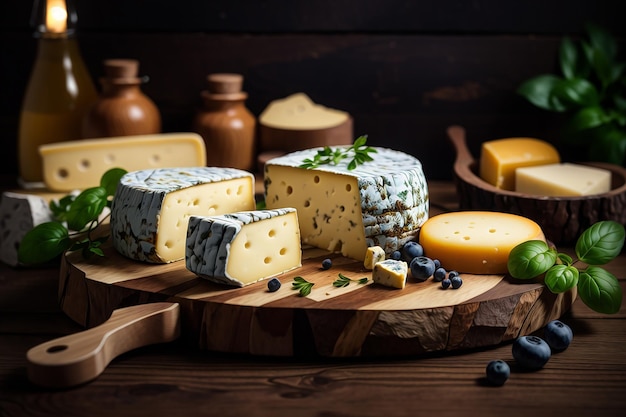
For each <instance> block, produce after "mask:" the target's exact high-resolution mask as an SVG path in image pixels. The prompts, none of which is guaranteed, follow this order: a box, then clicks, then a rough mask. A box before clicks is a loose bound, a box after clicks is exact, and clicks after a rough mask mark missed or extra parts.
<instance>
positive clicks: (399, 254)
mask: <svg viewBox="0 0 626 417" xmlns="http://www.w3.org/2000/svg"><path fill="white" fill-rule="evenodd" d="M391 259H393V260H394V261H399V260H400V259H402V252H400V251H399V250H394V251H393V252H391Z"/></svg>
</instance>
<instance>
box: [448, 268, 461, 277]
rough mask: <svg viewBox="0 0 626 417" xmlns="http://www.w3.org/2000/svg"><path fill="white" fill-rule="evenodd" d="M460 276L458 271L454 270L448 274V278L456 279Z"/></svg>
mask: <svg viewBox="0 0 626 417" xmlns="http://www.w3.org/2000/svg"><path fill="white" fill-rule="evenodd" d="M459 275H460V274H459V273H458V271H455V270H454V269H453V270H452V271H450V272H449V273H448V278H450V279H452V278H454V277H458V276H459Z"/></svg>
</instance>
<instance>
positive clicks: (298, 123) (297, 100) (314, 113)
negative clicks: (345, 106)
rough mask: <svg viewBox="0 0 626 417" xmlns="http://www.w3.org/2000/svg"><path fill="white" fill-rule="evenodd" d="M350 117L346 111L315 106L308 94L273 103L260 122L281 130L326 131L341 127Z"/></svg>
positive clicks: (260, 117)
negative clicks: (330, 128)
mask: <svg viewBox="0 0 626 417" xmlns="http://www.w3.org/2000/svg"><path fill="white" fill-rule="evenodd" d="M349 117H350V116H349V114H348V113H347V112H345V111H342V110H336V109H331V108H328V107H324V106H322V105H319V104H315V103H314V102H313V101H312V100H311V99H310V98H309V96H307V95H306V94H304V93H296V94H292V95H290V96H288V97H285V98H283V99H279V100H274V101H272V102H271V103H270V104H269V105H268V106H267V108H265V110H264V111H263V112H262V113H261V114H260V115H259V122H260V123H261V124H263V125H264V126H269V127H275V128H281V129H291V130H305V129H324V128H328V127H333V126H337V125H340V124H341V123H343V122H345V121H346V120H347V119H348V118H349Z"/></svg>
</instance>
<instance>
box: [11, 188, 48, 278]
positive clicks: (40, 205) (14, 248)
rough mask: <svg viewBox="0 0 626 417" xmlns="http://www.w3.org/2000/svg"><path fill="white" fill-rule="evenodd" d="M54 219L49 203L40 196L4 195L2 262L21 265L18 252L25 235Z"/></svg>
mask: <svg viewBox="0 0 626 417" xmlns="http://www.w3.org/2000/svg"><path fill="white" fill-rule="evenodd" d="M53 219H54V216H53V214H52V211H51V210H50V205H49V201H48V200H46V199H45V198H43V197H41V196H38V195H30V194H23V193H15V192H10V191H6V192H4V193H2V200H1V201H0V231H1V232H0V260H1V261H2V262H4V263H5V264H7V265H10V266H17V265H19V261H18V256H17V252H18V249H19V245H20V242H21V241H22V239H23V238H24V235H26V233H28V232H29V231H30V230H31V229H33V228H34V227H35V226H38V225H40V224H41V223H45V222H49V221H52V220H53Z"/></svg>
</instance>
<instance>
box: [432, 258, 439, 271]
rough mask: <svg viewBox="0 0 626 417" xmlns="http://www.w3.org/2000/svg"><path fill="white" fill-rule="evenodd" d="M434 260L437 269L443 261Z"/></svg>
mask: <svg viewBox="0 0 626 417" xmlns="http://www.w3.org/2000/svg"><path fill="white" fill-rule="evenodd" d="M433 262H434V263H435V269H437V268H439V267H440V266H441V261H440V260H439V259H433Z"/></svg>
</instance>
